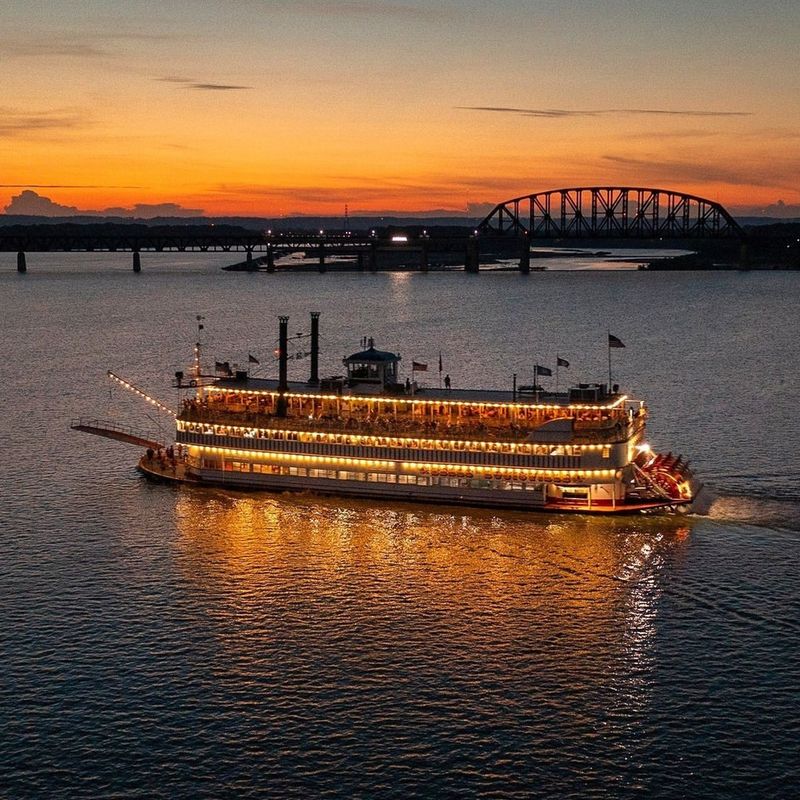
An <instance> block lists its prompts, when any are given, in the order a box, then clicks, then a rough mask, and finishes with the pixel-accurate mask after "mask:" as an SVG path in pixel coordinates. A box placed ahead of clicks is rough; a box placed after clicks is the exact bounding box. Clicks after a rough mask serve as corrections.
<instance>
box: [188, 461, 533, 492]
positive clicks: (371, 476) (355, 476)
mask: <svg viewBox="0 0 800 800" xmlns="http://www.w3.org/2000/svg"><path fill="white" fill-rule="evenodd" d="M202 466H203V467H205V468H207V469H222V470H224V471H225V472H245V473H250V472H251V471H252V472H253V473H260V474H268V475H288V476H292V477H300V478H306V477H308V478H328V479H330V480H343V481H362V482H366V483H391V484H401V485H410V486H445V487H450V488H458V489H503V490H516V491H530V492H542V491H543V490H544V483H543V482H541V481H524V480H518V479H513V478H511V476H506V477H503V478H474V477H469V476H462V475H401V474H395V473H391V472H361V471H353V470H341V469H340V470H336V469H320V468H318V467H295V466H284V465H282V464H252V463H250V462H248V461H224V462H220V461H219V460H218V459H215V458H204V459H203V460H202Z"/></svg>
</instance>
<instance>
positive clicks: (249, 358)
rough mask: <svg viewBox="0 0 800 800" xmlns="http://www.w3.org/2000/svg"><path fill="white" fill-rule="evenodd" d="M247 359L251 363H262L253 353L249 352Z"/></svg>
mask: <svg viewBox="0 0 800 800" xmlns="http://www.w3.org/2000/svg"><path fill="white" fill-rule="evenodd" d="M247 360H248V362H249V363H250V364H260V363H261V362H260V361H259V360H258V359H257V358H256V357H255V356H254V355H253V354H252V353H248V354H247Z"/></svg>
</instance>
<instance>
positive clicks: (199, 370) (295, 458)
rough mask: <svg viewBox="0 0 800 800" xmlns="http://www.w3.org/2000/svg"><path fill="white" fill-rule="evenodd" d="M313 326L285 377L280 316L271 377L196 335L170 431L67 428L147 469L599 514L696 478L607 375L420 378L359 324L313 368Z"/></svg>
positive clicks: (670, 498) (632, 507)
mask: <svg viewBox="0 0 800 800" xmlns="http://www.w3.org/2000/svg"><path fill="white" fill-rule="evenodd" d="M612 338H613V337H612ZM310 340H311V341H310V345H311V349H310V353H309V354H308V355H310V361H311V368H310V375H309V379H308V381H306V382H297V381H291V382H290V381H289V380H288V358H289V356H288V344H289V339H288V317H280V326H279V339H278V342H279V346H278V350H277V352H276V355H277V356H278V366H279V375H278V378H277V379H268V378H260V377H255V376H253V375H251V374H250V370H249V369H238V368H237V367H235V368H234V369H231V368H230V367H229V365H228V363H227V362H224V363H222V364H220V363H219V362H217V363H216V368H217V369H216V371H215V374H207V373H205V372H204V370H203V367H202V365H201V352H200V350H201V348H200V344H199V343H198V344H197V345H196V346H195V359H194V366H193V367H192V369H191V370H190V371H189V372H188V374H185V373H184V372H182V371H180V372H177V373H176V374H175V381H174V386H176V387H177V388H179V389H185V390H188V392H189V395H188V396H186V397H185V398H184V400H183V404H182V408H181V409H180V410H179V412H178V413H173V412H170V413H172V416H173V417H174V419H175V425H176V430H175V443H174V444H171V445H169V446H167V445H166V444H164V443H160V442H156V441H150V440H148V439H145V438H141V437H137V436H135V435H133V434H132V433H131V432H130V431H123V430H122V429H119V430H114V429H112V428H110V427H108V426H106V427H104V426H102V425H101V424H99V423H92V424H87V423H85V421H78V423H76V424H74V425H73V427H75V428H78V429H80V430H85V431H88V432H90V433H99V434H101V435H104V436H109V437H111V438H116V439H120V440H122V441H126V442H128V443H132V444H140V445H142V446H146V448H147V449H146V452H145V454H144V455H143V456H142V457H141V459H140V461H139V464H138V468H139V470H140V471H141V472H142V473H143V474H144V475H145V476H147V477H148V478H151V479H153V480H160V481H169V482H177V483H191V484H196V485H206V486H222V487H231V488H236V489H260V490H271V491H278V492H284V491H312V492H318V493H325V494H337V495H350V496H355V497H360V498H376V499H385V500H404V501H413V502H426V503H427V502H430V503H448V504H463V505H470V506H484V507H490V508H511V509H523V510H531V511H552V512H562V511H571V512H580V513H604V514H609V513H612V514H613V513H616V514H618V513H626V512H649V511H657V510H678V509H686V508H688V507H689V506H690V505H691V503H692V501H693V500H694V499H695V497H696V496H697V493H698V492H699V490H700V484H699V482H698V481H697V479H696V478H695V476H694V475H693V473H692V471H691V470H690V468H689V464H688V462H687V461H685V460H684V459H683V458H682V457H680V456H674V455H672V454H671V453H668V454H659V453H656V452H654V451H653V450H652V449H651V448H650V447H649V445H648V444H647V443H646V441H645V423H646V420H647V414H648V412H647V407H646V405H645V403H644V402H643V401H640V400H634V399H632V398H630V397H628V396H627V395H626V394H624V393H622V392H621V391H620V389H619V387H618V386H616V385H612V386H609V385H608V384H605V383H591V384H579V385H577V386H573V387H571V388H569V389H568V390H567V391H564V392H561V393H559V392H548V391H544V390H543V389H540V388H539V387H538V386H536V384H535V383H534V385H532V386H528V387H520V388H519V389H518V388H517V387H516V385H514V386H512V388H511V390H491V389H462V388H452V387H450V385H449V383H450V382H449V380H447V381H446V386H445V388H443V389H442V388H431V387H427V386H421V385H419V384H418V383H417V382H416V381H412V380H410V379H409V378H406V380H405V381H401V379H400V374H399V365H400V361H401V357H400V355H398V354H396V353H394V352H391V351H387V350H380V349H378V348H376V347H375V343H374V342H373V341H372V340H371V339H370V340H362V345H364V346H363V348H362V349H361V350H360V351H358V352H355V353H353V354H352V355H350V356H347V357H346V358H344V359H343V366H344V374H342V375H337V376H334V377H328V378H322V379H320V377H319V314H318V313H314V314H312V315H311V333H310ZM253 360H254V361H255V359H253ZM415 366H416V365H415ZM219 372H222V374H221V375H220V374H217V373H219ZM412 374H413V373H412ZM109 375H110V376H111V377H112V378H114V379H115V380H117V381H118V382H119V383H122V384H123V385H124V386H126V387H127V388H129V389H132V390H133V391H135V392H137V393H138V394H140V395H142V396H143V397H146V399H148V400H150V402H153V403H156V405H159V406H160V407H161V408H162V409H163V410H165V411H168V412H169V411H170V410H169V409H168V408H167V407H165V406H163V405H162V404H160V403H158V402H157V401H155V400H153V399H152V398H149V397H147V396H146V395H145V394H144V393H143V392H142V391H141V390H139V389H138V388H137V387H135V386H134V385H133V384H130V383H128V382H127V381H125V380H123V379H121V378H119V377H118V376H115V375H114V374H113V373H109ZM526 390H527V391H526Z"/></svg>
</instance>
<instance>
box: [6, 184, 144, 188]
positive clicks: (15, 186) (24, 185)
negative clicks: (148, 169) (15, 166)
mask: <svg viewBox="0 0 800 800" xmlns="http://www.w3.org/2000/svg"><path fill="white" fill-rule="evenodd" d="M0 189H144V186H118V185H116V184H101V185H97V184H90V183H0Z"/></svg>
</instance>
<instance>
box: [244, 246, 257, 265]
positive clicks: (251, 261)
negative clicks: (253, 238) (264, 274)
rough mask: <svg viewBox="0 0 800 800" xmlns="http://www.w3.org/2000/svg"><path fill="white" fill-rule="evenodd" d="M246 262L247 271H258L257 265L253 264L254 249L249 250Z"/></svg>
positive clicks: (249, 248)
mask: <svg viewBox="0 0 800 800" xmlns="http://www.w3.org/2000/svg"><path fill="white" fill-rule="evenodd" d="M245 261H246V262H247V269H248V271H253V270H255V269H256V265H255V264H254V263H253V248H252V247H248V248H247V255H246V256H245Z"/></svg>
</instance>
